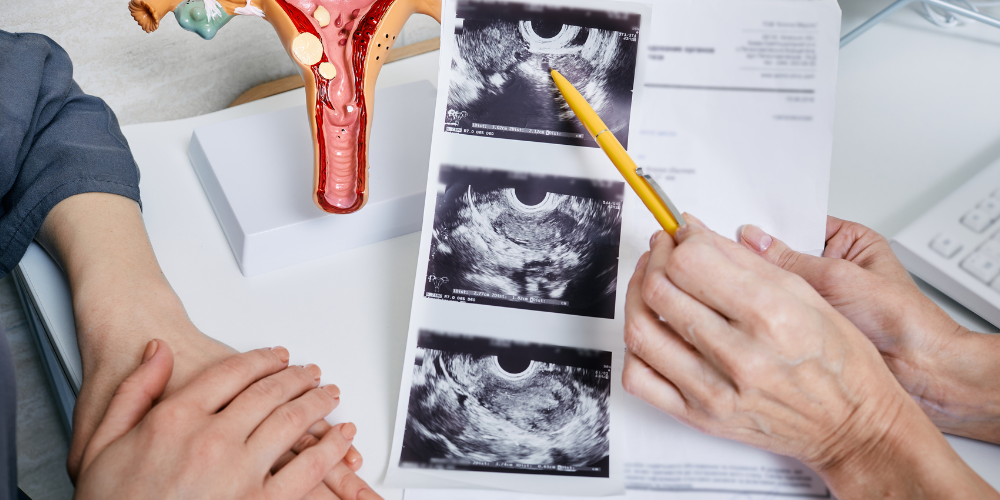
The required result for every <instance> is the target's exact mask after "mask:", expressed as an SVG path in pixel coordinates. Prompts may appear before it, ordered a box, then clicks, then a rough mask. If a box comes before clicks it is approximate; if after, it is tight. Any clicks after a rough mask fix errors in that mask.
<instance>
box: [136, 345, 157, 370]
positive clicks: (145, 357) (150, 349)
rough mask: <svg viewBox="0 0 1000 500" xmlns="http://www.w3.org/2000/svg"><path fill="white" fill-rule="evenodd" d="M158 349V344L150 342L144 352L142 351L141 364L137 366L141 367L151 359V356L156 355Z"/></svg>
mask: <svg viewBox="0 0 1000 500" xmlns="http://www.w3.org/2000/svg"><path fill="white" fill-rule="evenodd" d="M159 348H160V343H159V342H157V341H156V340H150V341H149V343H148V344H146V350H145V351H142V362H141V363H139V364H140V365H141V364H142V363H145V362H146V361H149V360H150V359H152V358H153V355H155V354H156V350H157V349H159Z"/></svg>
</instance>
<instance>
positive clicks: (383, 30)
mask: <svg viewBox="0 0 1000 500" xmlns="http://www.w3.org/2000/svg"><path fill="white" fill-rule="evenodd" d="M129 10H130V11H131V12H132V17H134V18H135V20H136V21H137V22H138V23H139V25H140V26H142V28H143V29H144V30H146V32H147V33H148V32H151V31H153V30H155V29H156V28H157V27H159V22H160V20H161V19H163V16H165V15H166V14H167V13H168V12H174V14H175V16H176V17H177V21H178V23H179V24H180V25H181V26H182V27H184V28H185V29H187V30H189V31H194V32H196V33H198V34H199V35H201V36H202V38H206V39H209V38H212V37H213V36H214V35H215V33H216V32H217V30H218V29H220V28H221V27H222V26H223V25H225V24H226V22H228V21H229V19H231V18H232V16H234V15H252V16H257V17H261V18H263V19H264V20H266V21H268V22H270V23H271V26H272V27H273V28H274V30H275V31H276V32H277V33H278V37H279V38H280V39H281V43H282V45H284V46H285V51H286V52H288V55H289V56H290V57H291V58H292V61H294V62H295V63H296V64H297V65H298V66H299V70H300V71H301V73H302V79H303V80H304V82H305V89H306V109H307V111H308V113H309V123H310V126H311V129H312V137H313V167H314V169H313V201H314V202H315V203H316V205H317V206H318V207H319V208H321V209H323V210H325V211H327V212H330V213H337V214H347V213H352V212H356V211H358V210H359V209H361V207H363V206H364V205H365V202H367V201H368V157H369V154H368V151H369V147H370V143H369V142H370V134H371V128H372V117H373V112H374V109H375V107H374V96H375V92H374V90H375V80H376V79H377V78H378V74H379V70H381V69H382V64H384V63H385V61H386V56H387V55H388V53H389V49H390V48H391V47H392V46H393V44H394V42H395V41H396V36H397V35H399V31H400V30H401V29H402V28H403V24H404V23H405V22H406V20H407V19H409V17H410V16H411V15H413V14H414V13H420V14H426V15H429V16H431V17H433V18H434V19H436V20H437V21H438V22H440V21H441V0H247V2H246V4H245V5H244V4H242V3H238V2H233V1H231V0H218V1H216V0H131V1H130V3H129Z"/></svg>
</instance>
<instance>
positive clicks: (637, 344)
mask: <svg viewBox="0 0 1000 500" xmlns="http://www.w3.org/2000/svg"><path fill="white" fill-rule="evenodd" d="M644 336H645V332H643V330H642V327H641V326H639V324H638V322H637V321H636V319H635V318H625V346H626V347H628V349H629V350H630V351H632V352H635V353H641V352H642V349H643V347H644V346H643V344H644V339H643V337H644Z"/></svg>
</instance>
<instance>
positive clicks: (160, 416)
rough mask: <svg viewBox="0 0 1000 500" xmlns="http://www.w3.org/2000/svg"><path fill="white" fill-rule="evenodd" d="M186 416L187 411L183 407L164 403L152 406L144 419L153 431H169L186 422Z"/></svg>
mask: <svg viewBox="0 0 1000 500" xmlns="http://www.w3.org/2000/svg"><path fill="white" fill-rule="evenodd" d="M187 416H188V410H187V408H186V407H185V406H183V405H177V404H171V403H170V402H165V403H160V404H158V405H156V406H154V407H153V409H151V410H150V411H149V413H148V414H147V415H146V418H147V419H149V423H150V426H151V427H152V428H154V429H169V428H173V427H174V426H177V425H183V422H186V421H187Z"/></svg>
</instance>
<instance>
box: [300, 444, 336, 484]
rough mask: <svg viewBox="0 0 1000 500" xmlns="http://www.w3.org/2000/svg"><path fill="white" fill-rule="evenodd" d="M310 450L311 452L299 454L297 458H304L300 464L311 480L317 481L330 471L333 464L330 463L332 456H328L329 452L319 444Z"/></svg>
mask: <svg viewBox="0 0 1000 500" xmlns="http://www.w3.org/2000/svg"><path fill="white" fill-rule="evenodd" d="M311 450H312V453H304V454H302V455H299V459H304V460H305V463H303V464H302V466H303V469H304V470H305V473H306V474H307V475H308V476H309V477H310V478H312V480H315V481H318V480H320V479H322V478H323V476H326V473H327V472H329V471H330V469H331V466H332V465H333V464H331V463H330V462H332V458H331V457H330V455H331V454H330V453H329V452H328V451H327V450H325V449H323V447H321V446H315V447H313V448H311Z"/></svg>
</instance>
